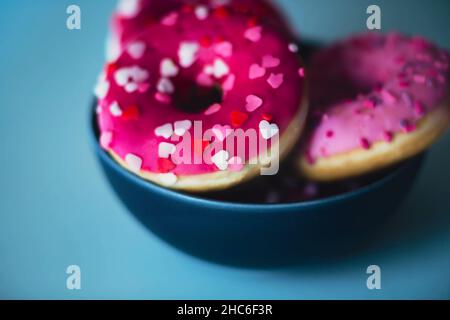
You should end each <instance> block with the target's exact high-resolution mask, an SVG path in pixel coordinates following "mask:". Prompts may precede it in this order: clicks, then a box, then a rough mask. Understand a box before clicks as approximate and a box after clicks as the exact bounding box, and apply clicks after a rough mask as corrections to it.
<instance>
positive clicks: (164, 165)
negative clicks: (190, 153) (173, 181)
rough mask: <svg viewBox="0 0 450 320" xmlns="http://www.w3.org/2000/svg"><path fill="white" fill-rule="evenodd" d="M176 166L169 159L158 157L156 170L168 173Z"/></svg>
mask: <svg viewBox="0 0 450 320" xmlns="http://www.w3.org/2000/svg"><path fill="white" fill-rule="evenodd" d="M175 168H176V165H175V163H173V161H172V160H170V159H165V158H158V171H159V172H161V173H168V172H169V171H172V170H173V169H175Z"/></svg>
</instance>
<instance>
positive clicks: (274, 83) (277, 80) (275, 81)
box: [267, 73, 284, 89]
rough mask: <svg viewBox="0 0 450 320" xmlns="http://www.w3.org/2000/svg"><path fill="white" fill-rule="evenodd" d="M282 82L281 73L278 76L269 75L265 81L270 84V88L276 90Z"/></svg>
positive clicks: (282, 76)
mask: <svg viewBox="0 0 450 320" xmlns="http://www.w3.org/2000/svg"><path fill="white" fill-rule="evenodd" d="M283 81H284V75H283V74H282V73H279V74H273V73H272V74H271V75H270V77H269V79H267V82H268V83H269V84H270V86H271V87H272V88H274V89H278V88H279V87H280V86H281V85H282V84H283Z"/></svg>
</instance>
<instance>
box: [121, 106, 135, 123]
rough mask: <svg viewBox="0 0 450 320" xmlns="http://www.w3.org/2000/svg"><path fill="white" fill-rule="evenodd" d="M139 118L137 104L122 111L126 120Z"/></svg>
mask: <svg viewBox="0 0 450 320" xmlns="http://www.w3.org/2000/svg"><path fill="white" fill-rule="evenodd" d="M138 118H139V108H138V107H137V106H136V105H131V106H128V107H127V108H126V109H125V111H123V113H122V119H124V120H136V119H138Z"/></svg>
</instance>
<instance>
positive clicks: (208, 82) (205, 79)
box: [197, 72, 214, 87]
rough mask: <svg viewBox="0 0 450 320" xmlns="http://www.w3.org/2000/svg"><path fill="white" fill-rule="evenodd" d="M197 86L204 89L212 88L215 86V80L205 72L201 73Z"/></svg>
mask: <svg viewBox="0 0 450 320" xmlns="http://www.w3.org/2000/svg"><path fill="white" fill-rule="evenodd" d="M197 84H199V85H200V86H204V87H212V86H213V85H214V80H213V79H212V78H211V77H210V76H209V75H207V74H206V73H204V72H201V73H199V74H198V76H197Z"/></svg>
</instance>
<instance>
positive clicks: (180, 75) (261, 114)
mask: <svg viewBox="0 0 450 320" xmlns="http://www.w3.org/2000/svg"><path fill="white" fill-rule="evenodd" d="M250 20H251V19H250ZM250 20H249V18H248V16H247V15H244V14H240V13H237V12H236V13H233V14H229V15H225V16H217V15H214V14H208V15H207V16H206V17H202V18H199V17H198V16H197V15H196V14H195V12H191V11H184V10H180V11H178V17H177V19H176V22H175V23H174V24H166V23H161V22H160V23H155V24H152V25H150V26H147V27H146V30H145V31H144V32H143V33H140V34H139V35H138V36H137V37H136V38H134V39H133V40H130V41H129V43H128V44H127V46H126V48H125V49H124V50H123V52H122V54H121V55H120V57H119V58H118V59H117V60H116V61H115V62H113V63H108V64H106V66H105V68H104V72H103V73H102V74H101V75H100V77H99V82H98V84H97V86H96V89H95V93H96V95H97V101H98V103H97V104H98V106H97V119H98V126H99V129H100V144H101V146H102V147H103V148H104V149H105V150H106V151H107V152H109V154H110V155H111V156H112V157H113V158H114V159H115V160H116V161H117V162H118V163H119V164H120V165H122V166H123V167H124V168H126V169H128V170H130V171H132V172H133V173H135V174H137V175H138V176H140V177H141V178H143V179H145V180H148V181H151V182H154V183H156V184H159V185H162V186H165V187H168V188H171V189H176V190H183V191H193V192H206V191H210V190H220V189H225V188H229V187H231V186H233V185H236V184H239V183H241V182H243V181H246V180H248V179H251V178H252V177H253V176H255V175H258V174H259V173H260V170H261V169H262V168H264V167H266V166H268V164H269V163H271V161H275V160H278V159H283V157H284V156H285V155H286V154H287V153H288V152H289V151H290V150H291V149H292V148H293V147H294V145H295V143H296V142H297V140H298V138H299V136H300V134H301V131H302V129H303V124H304V122H305V118H306V115H307V110H308V108H307V97H306V94H305V92H306V91H305V78H304V74H303V72H302V70H303V68H304V66H303V62H302V60H301V58H300V57H299V55H298V53H297V52H296V49H297V48H296V47H295V46H294V45H293V44H292V42H291V41H292V39H291V37H290V35H288V34H286V33H283V32H280V30H279V29H277V28H274V27H271V26H270V24H267V25H265V24H264V25H263V24H257V25H254V24H253V23H252V22H250V23H249V21H250ZM199 127H200V128H199ZM197 128H198V131H201V132H200V133H202V132H204V133H205V134H204V135H203V136H202V135H198V134H196V133H197V132H196V130H197ZM239 130H240V132H241V133H242V132H244V133H249V134H252V133H253V134H254V138H256V139H257V140H258V143H260V144H261V145H259V144H258V147H257V150H255V148H253V147H250V146H249V145H250V143H248V144H247V145H246V147H245V148H247V147H248V148H247V149H245V150H243V151H244V152H239V150H237V148H238V145H239V142H236V143H233V142H234V141H235V140H236V135H235V134H234V131H239ZM231 133H233V134H231ZM208 134H209V137H208ZM221 144H222V145H223V147H222V149H220V148H221ZM241 146H242V145H241ZM277 150H278V152H277ZM241 151H242V150H241ZM185 155H186V157H185ZM277 155H279V158H277V159H274V156H277ZM199 157H200V158H201V159H200V160H201V161H195V159H197V158H199ZM180 158H183V159H182V160H186V158H189V159H188V161H180ZM192 158H195V159H192ZM255 159H258V161H255ZM259 160H261V161H259Z"/></svg>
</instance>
